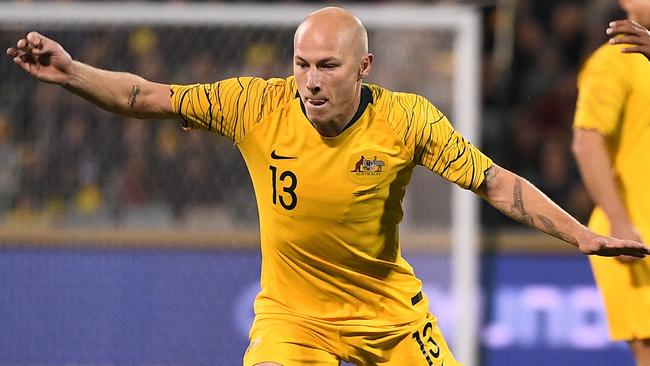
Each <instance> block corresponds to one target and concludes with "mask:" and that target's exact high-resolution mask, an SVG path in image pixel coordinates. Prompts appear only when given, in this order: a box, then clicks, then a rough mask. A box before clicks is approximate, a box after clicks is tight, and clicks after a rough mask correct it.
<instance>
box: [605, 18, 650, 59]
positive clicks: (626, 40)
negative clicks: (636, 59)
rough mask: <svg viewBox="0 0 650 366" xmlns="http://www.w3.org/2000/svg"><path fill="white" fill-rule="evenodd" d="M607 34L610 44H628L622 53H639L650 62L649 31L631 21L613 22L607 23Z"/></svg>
mask: <svg viewBox="0 0 650 366" xmlns="http://www.w3.org/2000/svg"><path fill="white" fill-rule="evenodd" d="M607 34H608V35H609V36H610V37H612V38H610V39H609V43H610V44H628V45H630V47H626V48H624V49H623V50H622V52H624V53H640V54H642V55H644V56H645V57H646V58H647V59H648V60H649V61H650V31H648V30H647V29H646V28H645V27H644V26H642V25H641V24H639V23H637V22H634V21H632V20H615V21H613V22H610V23H609V27H608V28H607Z"/></svg>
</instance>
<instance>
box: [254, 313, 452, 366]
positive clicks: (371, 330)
mask: <svg viewBox="0 0 650 366" xmlns="http://www.w3.org/2000/svg"><path fill="white" fill-rule="evenodd" d="M340 360H343V361H345V362H350V363H354V364H356V365H357V366H374V365H377V366H380V365H383V366H389V365H390V366H434V365H436V366H438V365H440V366H442V365H443V364H444V366H460V364H459V363H458V362H457V361H456V360H455V359H454V356H453V355H452V354H451V351H450V350H449V347H448V346H447V343H446V342H445V339H444V338H443V336H442V333H441V332H440V329H439V328H438V326H437V319H436V318H435V317H434V316H433V315H431V314H430V313H429V314H427V316H426V317H425V318H424V319H422V320H421V321H417V322H413V323H409V324H405V325H399V326H394V327H390V328H384V327H381V328H378V327H368V326H360V325H333V324H331V323H324V322H320V321H315V320H312V319H305V318H300V317H296V316H290V315H273V316H268V315H266V316H258V317H256V318H255V322H254V324H253V327H252V328H251V331H250V344H249V346H248V349H247V350H246V354H245V355H244V365H245V366H253V365H256V364H258V363H261V362H275V363H279V364H281V365H283V366H302V365H315V366H316V365H318V366H338V365H339V361H340Z"/></svg>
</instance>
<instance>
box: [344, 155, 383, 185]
mask: <svg viewBox="0 0 650 366" xmlns="http://www.w3.org/2000/svg"><path fill="white" fill-rule="evenodd" d="M387 162H388V156H387V155H386V154H383V153H378V152H373V151H364V152H362V153H360V154H353V155H352V156H351V157H350V160H349V163H348V172H349V174H350V179H352V181H353V182H355V183H359V184H373V183H377V182H379V181H381V180H382V179H383V178H384V177H385V176H386V174H387V173H386V163H387Z"/></svg>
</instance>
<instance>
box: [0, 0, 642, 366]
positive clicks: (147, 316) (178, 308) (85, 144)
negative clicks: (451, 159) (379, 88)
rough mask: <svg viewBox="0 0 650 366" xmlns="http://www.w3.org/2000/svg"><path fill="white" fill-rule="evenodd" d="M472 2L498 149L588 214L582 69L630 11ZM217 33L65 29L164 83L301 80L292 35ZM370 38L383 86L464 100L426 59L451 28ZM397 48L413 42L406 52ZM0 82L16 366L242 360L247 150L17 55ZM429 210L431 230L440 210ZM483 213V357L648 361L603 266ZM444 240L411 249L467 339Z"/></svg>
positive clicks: (2, 284) (246, 311)
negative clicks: (624, 341)
mask: <svg viewBox="0 0 650 366" xmlns="http://www.w3.org/2000/svg"><path fill="white" fill-rule="evenodd" d="M364 3H373V2H370V1H368V2H364ZM421 3H422V2H421ZM436 3H439V2H436ZM447 3H450V2H447ZM451 3H454V2H453V1H452V2H451ZM455 3H465V4H470V5H477V6H480V7H481V9H482V10H481V12H482V15H483V28H484V33H483V53H482V61H483V65H482V69H483V78H482V84H481V90H482V95H483V99H482V102H483V103H482V116H481V117H482V126H483V129H482V135H483V143H482V148H483V150H484V151H486V152H487V153H488V154H489V155H490V156H492V157H494V159H495V161H497V162H498V163H499V164H500V165H502V166H504V167H507V168H509V169H512V170H513V171H515V172H517V173H519V174H521V175H523V176H524V177H526V178H528V179H529V180H531V181H532V182H533V183H534V184H536V185H537V186H538V187H540V188H541V189H542V190H543V191H544V192H546V193H547V194H549V196H551V198H553V199H554V200H555V201H556V202H558V203H560V205H561V206H563V207H565V208H566V209H567V210H568V211H569V212H571V213H572V214H574V215H576V217H578V218H579V219H581V220H582V221H583V222H584V220H585V219H586V217H587V216H588V212H589V210H590V208H591V203H590V202H589V199H588V197H587V195H586V192H585V190H584V188H583V187H582V185H581V183H580V181H579V177H578V174H577V172H576V169H575V166H574V165H573V163H572V161H573V159H572V157H571V155H570V151H569V141H570V133H571V132H570V131H571V128H570V126H571V119H572V115H573V104H574V102H575V78H576V73H577V71H578V69H579V65H580V63H581V61H582V60H583V58H584V56H585V55H586V54H588V53H589V52H590V51H591V50H593V49H594V48H595V47H597V45H598V44H600V43H602V42H603V41H604V40H605V38H604V28H605V24H606V22H607V20H609V19H612V18H614V17H620V16H621V15H620V13H618V11H617V7H616V6H615V4H613V1H596V0H592V1H586V0H585V1H516V2H515V1H512V2H509V1H502V2H473V1H465V2H455ZM0 9H1V5H0ZM510 11H512V14H513V15H514V17H508V16H507V14H509V12H510ZM504 15H505V16H504ZM23 31H24V30H23V29H18V28H16V27H14V28H9V29H7V28H3V29H2V31H0V43H1V44H3V45H5V46H6V47H9V46H10V45H12V43H13V42H15V40H16V39H17V37H18V36H19V35H21V34H23V33H21V32H23ZM215 33H216V34H219V37H218V40H215V39H213V38H216V36H215ZM215 33H206V32H201V31H200V30H198V29H193V28H191V27H190V28H183V29H177V30H175V31H174V32H170V31H169V30H166V29H161V28H157V27H131V28H125V29H120V28H108V29H93V30H90V31H89V30H87V29H86V30H84V32H83V33H81V32H78V31H75V30H64V29H51V30H49V31H48V32H47V34H48V35H51V36H52V37H53V38H55V39H58V40H60V41H61V42H62V44H64V46H65V47H66V48H67V49H68V50H69V51H70V53H71V54H72V55H73V56H74V57H76V58H78V59H80V60H83V61H85V62H88V63H90V64H92V65H95V66H98V67H102V68H109V69H115V70H128V71H132V72H135V73H137V74H141V75H143V76H145V77H147V78H149V79H152V80H160V81H165V82H172V81H173V82H175V83H190V82H197V81H203V82H209V81H213V80H218V79H221V78H224V77H227V76H233V75H246V74H247V75H257V76H262V77H270V76H277V75H281V76H283V75H288V74H289V73H290V72H291V70H290V57H291V48H290V47H288V46H287V45H290V44H291V38H292V34H293V29H291V28H287V29H279V30H276V31H274V32H273V33H269V32H264V31H263V30H257V31H256V30H252V31H251V29H248V28H246V29H244V28H238V27H229V28H227V29H217V32H215ZM224 33H225V34H227V35H224ZM254 33H255V34H256V36H255V37H252V36H251V34H254ZM370 37H371V46H376V47H375V48H373V50H374V51H375V52H376V54H377V56H378V57H377V67H376V68H375V70H374V72H373V74H374V76H373V79H372V81H373V82H378V83H381V84H386V85H391V87H392V88H394V89H402V90H412V87H411V86H412V85H419V86H418V87H417V88H419V89H421V90H423V92H422V93H423V94H425V95H427V97H429V98H430V99H431V100H432V101H433V102H434V103H435V104H437V105H438V106H440V107H441V109H443V110H446V109H448V108H449V104H450V101H449V100H448V99H449V93H448V92H447V89H445V88H433V87H431V85H447V84H449V80H448V79H449V78H450V73H451V71H450V70H449V62H448V60H447V59H448V55H446V54H445V53H444V52H443V53H441V52H426V51H423V49H424V50H435V49H440V48H444V47H448V46H447V45H445V43H448V39H446V38H445V36H444V35H442V36H436V37H431V35H428V34H420V35H416V36H413V35H409V36H408V42H406V43H404V41H405V40H404V39H402V38H399V36H395V35H393V34H382V33H381V32H371V34H370ZM377 39H379V40H381V42H380V41H375V40H377ZM504 39H506V41H504ZM508 39H510V40H511V41H512V42H511V43H510V42H508V41H507V40H508ZM372 42H376V43H375V44H372ZM197 44H200V45H202V46H201V47H197V46H196V45H197ZM397 44H400V45H402V47H401V48H400V51H401V52H403V53H396V52H393V51H394V50H395V47H396V45H397ZM504 44H506V45H507V44H510V45H511V46H512V48H508V47H505V52H504V48H503V45H504ZM382 45H383V47H382ZM422 46H426V47H422ZM508 50H510V51H511V52H508ZM404 52H405V53H406V57H408V58H409V62H408V63H405V62H403V59H404V57H405V56H404ZM382 67H383V69H382ZM433 68H435V72H433V71H434V70H432V69H433ZM429 71H431V72H429ZM0 80H2V82H1V84H0V221H1V226H0V228H1V229H0V292H1V293H0V365H69V364H74V365H213V364H219V365H221V364H223V365H235V364H237V363H238V360H239V359H240V357H241V354H242V352H243V350H244V348H245V347H246V330H247V327H248V324H249V323H250V320H251V303H252V299H253V296H254V294H255V292H256V290H257V281H258V278H259V256H258V251H257V247H256V245H257V237H256V227H255V225H256V223H255V220H256V210H255V207H254V197H253V193H252V189H251V187H250V183H249V180H248V178H247V174H246V171H245V167H244V165H243V161H242V159H241V157H240V156H239V153H238V152H237V151H236V150H235V149H233V148H232V146H230V143H228V142H227V141H226V140H225V139H215V138H214V137H213V136H212V135H210V134H207V133H201V132H198V133H195V132H192V133H186V132H182V131H180V128H179V127H178V126H177V125H176V124H174V123H157V122H155V121H134V120H125V119H123V118H118V117H114V116H112V115H110V114H108V113H105V112H102V111H98V110H97V109H96V108H94V107H92V106H89V105H88V104H87V103H85V102H83V101H80V100H79V99H78V98H75V97H71V96H69V95H67V94H66V93H65V92H64V91H62V90H60V89H58V88H56V87H53V86H50V85H43V84H37V83H34V82H32V81H29V80H27V78H26V77H25V76H24V75H22V73H21V72H20V71H19V70H18V69H17V68H16V67H15V66H14V65H13V64H12V63H11V62H10V60H9V59H8V58H6V59H5V61H3V62H2V63H0ZM445 192H446V191H445V188H441V192H439V193H437V194H438V195H441V196H444V195H445ZM420 212H421V214H420V215H417V216H416V217H415V221H416V223H415V224H412V226H413V228H414V229H418V227H419V226H423V225H426V223H427V219H428V218H429V217H430V216H432V215H433V216H435V215H439V214H438V213H436V212H431V211H430V210H427V209H426V208H421V209H420ZM481 219H482V222H483V234H484V235H483V239H484V240H483V245H484V256H483V276H482V288H483V297H484V301H483V314H484V326H483V328H482V334H481V345H482V351H481V356H482V360H483V361H482V364H483V365H516V364H520V363H521V362H527V363H528V364H530V365H546V364H549V363H552V364H557V365H575V364H613V363H615V362H616V364H624V362H627V364H631V358H630V356H629V354H628V352H627V350H626V349H625V348H624V347H623V346H622V345H621V344H610V343H608V342H607V338H606V326H605V324H604V318H603V314H602V305H601V303H600V300H599V298H598V294H597V292H596V290H595V288H594V287H593V280H592V278H591V275H590V273H589V268H588V264H587V261H586V258H584V257H581V256H579V255H575V253H573V252H571V251H570V250H566V249H562V248H566V246H563V245H562V244H561V243H558V242H556V241H554V240H552V239H548V238H545V237H542V236H539V235H536V234H534V233H531V232H529V231H527V230H525V229H522V228H521V227H520V226H518V225H516V224H514V223H511V222H509V221H508V220H507V219H505V218H503V217H502V216H501V215H499V214H497V213H496V212H495V211H494V210H492V209H490V208H487V207H485V208H483V210H482V217H481ZM447 220H448V218H445V217H436V218H435V219H433V220H432V221H434V222H435V225H437V226H439V227H444V225H445V224H446V223H447ZM170 229H171V230H170ZM416 231H417V230H416ZM445 238H446V236H445V235H442V237H441V238H438V239H435V240H429V239H425V240H424V241H425V242H430V243H429V244H430V245H431V246H432V248H426V249H422V248H421V245H413V246H412V248H411V249H410V251H407V253H406V256H407V258H409V259H410V260H411V262H412V263H413V265H414V267H415V268H416V272H417V273H418V274H419V276H420V277H421V278H423V279H424V280H425V283H426V286H427V293H428V294H429V295H430V297H431V298H432V302H433V304H432V306H433V310H434V312H436V313H437V314H438V315H439V316H440V318H441V321H442V326H443V330H445V332H446V333H447V336H448V337H449V338H451V337H450V334H452V333H453V329H454V318H455V317H457V316H460V314H454V306H453V303H452V300H451V299H450V296H449V288H448V283H449V278H448V277H449V273H448V272H449V271H448V270H447V269H446V268H448V266H449V259H448V255H447V251H448V247H447V246H448V244H446V240H445ZM425 244H426V243H425ZM621 359H622V360H624V361H623V362H621V361H620V360H621ZM524 360H525V361H524Z"/></svg>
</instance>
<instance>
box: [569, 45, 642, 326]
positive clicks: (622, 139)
mask: <svg viewBox="0 0 650 366" xmlns="http://www.w3.org/2000/svg"><path fill="white" fill-rule="evenodd" d="M623 47H625V46H622V45H621V46H611V45H604V46H602V47H600V48H599V49H598V50H597V51H596V52H595V53H594V54H593V55H592V56H591V57H590V58H589V59H588V60H587V62H586V64H585V66H584V67H583V69H582V71H581V72H580V75H579V78H578V89H579V95H578V102H577V107H576V114H575V121H574V128H585V129H593V130H596V131H598V132H600V133H601V134H602V135H603V136H605V138H606V142H607V146H608V149H609V152H610V157H611V159H612V164H613V167H614V171H615V175H616V178H617V181H618V187H619V189H620V192H621V195H622V197H623V200H624V201H625V204H626V206H627V209H628V212H629V215H630V217H631V218H632V221H633V222H634V224H635V225H636V226H637V228H638V229H639V231H640V233H641V237H642V238H643V239H644V241H645V242H646V243H648V241H649V240H650V190H648V180H649V179H650V63H648V60H646V58H645V57H644V56H641V55H636V54H623V53H621V48H623ZM589 226H590V227H591V228H592V229H593V230H594V231H596V232H598V233H601V234H606V235H608V234H609V232H610V230H609V222H608V221H607V217H606V216H605V214H604V212H603V211H602V210H601V209H600V208H599V207H596V209H595V210H594V212H593V214H592V216H591V219H590V222H589ZM590 260H591V264H592V267H593V270H594V276H595V278H596V282H597V283H598V285H599V287H600V289H601V292H602V294H603V297H604V299H605V305H606V308H607V315H608V318H609V320H610V331H611V334H612V337H613V338H614V339H630V338H633V337H639V338H648V337H650V259H648V258H646V259H644V260H642V261H639V262H637V263H635V264H633V265H632V266H628V265H624V264H621V263H619V262H618V261H616V260H615V259H612V258H598V257H591V258H590Z"/></svg>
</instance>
